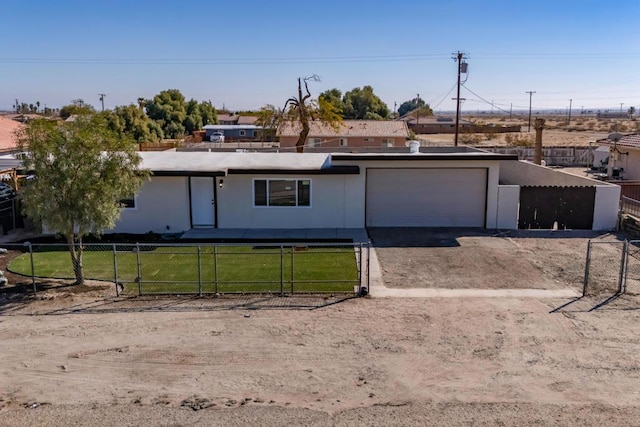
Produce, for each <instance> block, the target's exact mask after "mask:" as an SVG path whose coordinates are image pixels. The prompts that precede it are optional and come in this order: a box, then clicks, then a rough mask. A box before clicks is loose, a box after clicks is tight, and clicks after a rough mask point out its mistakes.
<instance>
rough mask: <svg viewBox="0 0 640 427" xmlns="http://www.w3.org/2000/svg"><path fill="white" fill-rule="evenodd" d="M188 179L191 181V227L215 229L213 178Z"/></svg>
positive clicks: (195, 177)
mask: <svg viewBox="0 0 640 427" xmlns="http://www.w3.org/2000/svg"><path fill="white" fill-rule="evenodd" d="M189 179H190V180H191V225H192V226H193V227H215V225H216V223H215V200H214V192H213V186H214V184H215V181H214V178H213V177H202V176H192V177H190V178H189Z"/></svg>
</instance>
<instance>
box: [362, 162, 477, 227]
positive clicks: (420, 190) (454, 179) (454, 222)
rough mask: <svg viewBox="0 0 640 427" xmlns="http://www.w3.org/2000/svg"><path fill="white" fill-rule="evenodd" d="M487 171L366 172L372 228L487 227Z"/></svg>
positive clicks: (421, 170) (368, 209) (368, 221)
mask: <svg viewBox="0 0 640 427" xmlns="http://www.w3.org/2000/svg"><path fill="white" fill-rule="evenodd" d="M486 199H487V169H367V202H366V203H367V207H366V209H367V212H366V216H367V218H366V220H367V226H369V227H484V226H485V223H484V218H485V209H486Z"/></svg>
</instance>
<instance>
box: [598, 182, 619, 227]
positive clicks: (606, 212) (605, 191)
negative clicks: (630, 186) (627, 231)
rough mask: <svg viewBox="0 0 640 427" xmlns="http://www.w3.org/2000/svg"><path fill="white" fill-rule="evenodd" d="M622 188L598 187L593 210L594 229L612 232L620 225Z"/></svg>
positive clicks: (611, 186)
mask: <svg viewBox="0 0 640 427" xmlns="http://www.w3.org/2000/svg"><path fill="white" fill-rule="evenodd" d="M619 204H620V187H619V186H617V185H608V186H598V187H596V200H595V206H594V209H593V229H594V230H612V229H614V228H616V226H617V224H618V208H619Z"/></svg>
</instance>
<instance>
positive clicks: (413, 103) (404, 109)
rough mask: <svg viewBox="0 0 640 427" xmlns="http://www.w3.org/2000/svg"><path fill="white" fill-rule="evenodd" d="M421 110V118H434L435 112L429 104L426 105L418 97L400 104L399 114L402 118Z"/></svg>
mask: <svg viewBox="0 0 640 427" xmlns="http://www.w3.org/2000/svg"><path fill="white" fill-rule="evenodd" d="M418 108H420V110H419V112H420V115H421V116H433V110H432V109H431V107H430V106H429V104H427V103H425V102H424V100H423V99H422V98H419V97H416V98H413V99H411V100H409V101H405V102H403V103H402V104H400V108H398V114H399V115H400V117H402V116H404V115H406V114H407V113H410V112H413V111H414V110H417V109H418Z"/></svg>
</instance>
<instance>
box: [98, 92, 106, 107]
mask: <svg viewBox="0 0 640 427" xmlns="http://www.w3.org/2000/svg"><path fill="white" fill-rule="evenodd" d="M98 96H100V102H102V111H104V97H105V96H107V94H106V93H99V94H98Z"/></svg>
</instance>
